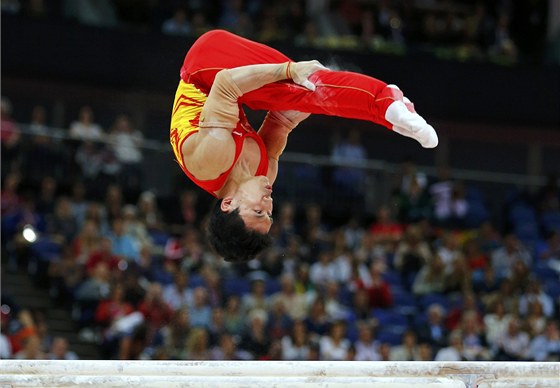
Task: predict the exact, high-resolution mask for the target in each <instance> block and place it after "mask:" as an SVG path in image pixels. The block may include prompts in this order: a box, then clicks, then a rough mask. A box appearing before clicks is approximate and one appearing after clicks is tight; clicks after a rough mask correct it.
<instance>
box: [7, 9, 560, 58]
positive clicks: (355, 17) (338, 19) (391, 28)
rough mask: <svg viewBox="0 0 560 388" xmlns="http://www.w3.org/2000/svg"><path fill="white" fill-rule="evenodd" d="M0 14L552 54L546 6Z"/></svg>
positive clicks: (380, 45) (443, 50)
mask: <svg viewBox="0 0 560 388" xmlns="http://www.w3.org/2000/svg"><path fill="white" fill-rule="evenodd" d="M2 11H3V12H5V13H11V14H23V15H26V16H28V17H32V18H37V19H46V18H51V19H55V18H58V19H60V20H65V21H67V22H69V21H76V22H79V23H82V24H85V25H92V26H99V27H108V28H124V29H134V30H139V31H161V32H162V33H164V34H169V35H179V36H180V35H183V36H199V35H201V34H202V33H204V32H206V31H208V30H210V29H213V28H224V29H227V30H230V31H232V32H235V33H237V34H240V35H242V36H245V37H247V38H251V39H255V40H257V41H260V42H265V43H274V42H290V43H291V44H296V45H299V46H307V47H320V48H343V49H367V50H375V51H382V52H383V51H384V52H390V53H395V54H403V53H405V52H407V51H419V52H431V53H435V54H436V55H438V56H440V57H443V58H454V59H459V60H495V61H498V62H500V63H514V62H517V61H518V60H521V61H525V62H541V61H543V60H544V59H545V57H546V53H547V50H548V49H551V47H548V48H547V44H548V43H547V25H548V12H549V3H548V1H547V0H531V1H525V0H500V1H488V0H478V1H474V2H472V1H464V0H369V1H363V0H362V1H360V0H288V1H285V0H284V1H278V0H275V1H266V2H265V1H258V0H227V1H226V0H211V1H184V0H167V1H152V0H143V1H129V0H67V1H63V0H57V1H49V2H47V1H44V0H8V1H3V2H2ZM551 35H552V34H551ZM553 38H554V37H553ZM556 39H558V37H556ZM549 56H550V54H549ZM549 59H550V58H549Z"/></svg>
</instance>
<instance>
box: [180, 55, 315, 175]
mask: <svg viewBox="0 0 560 388" xmlns="http://www.w3.org/2000/svg"><path fill="white" fill-rule="evenodd" d="M322 69H324V66H322V65H321V64H320V63H319V62H317V61H306V62H286V63H280V64H261V65H250V66H242V67H237V68H233V69H225V70H221V71H219V72H218V73H217V74H216V78H215V80H214V83H213V85H212V88H211V89H210V93H209V95H208V99H207V100H206V103H205V104H204V107H203V108H202V113H201V115H200V131H199V132H198V133H197V134H195V135H193V136H192V139H189V141H186V142H185V143H184V144H183V149H182V152H183V158H184V160H185V161H186V164H187V168H188V169H189V170H190V171H191V172H192V173H193V174H195V175H196V176H197V177H199V179H212V178H214V177H216V176H218V175H219V174H221V173H222V172H223V171H225V170H226V169H227V168H228V167H229V166H231V163H232V162H233V158H234V155H235V144H234V140H233V138H232V137H231V132H232V131H233V130H234V129H235V127H236V125H237V122H238V121H239V105H238V102H237V100H238V99H239V98H240V97H241V96H242V95H243V94H244V93H248V92H250V91H252V90H255V89H258V88H260V87H262V86H264V85H267V84H269V83H273V82H277V81H282V80H285V79H292V80H293V81H294V82H296V83H298V84H300V85H303V86H305V87H307V88H309V89H311V90H312V89H314V85H313V84H311V83H310V81H308V79H307V78H308V77H309V76H310V75H311V74H313V73H314V72H315V71H317V70H322Z"/></svg>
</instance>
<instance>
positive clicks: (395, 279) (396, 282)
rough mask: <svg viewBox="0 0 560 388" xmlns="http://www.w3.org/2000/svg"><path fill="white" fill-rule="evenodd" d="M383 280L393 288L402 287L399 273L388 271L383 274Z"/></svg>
mask: <svg viewBox="0 0 560 388" xmlns="http://www.w3.org/2000/svg"><path fill="white" fill-rule="evenodd" d="M383 279H384V280H385V281H386V282H387V283H389V284H390V285H391V288H392V287H393V286H398V287H401V286H402V277H401V274H400V273H398V272H397V271H386V272H385V273H384V274H383Z"/></svg>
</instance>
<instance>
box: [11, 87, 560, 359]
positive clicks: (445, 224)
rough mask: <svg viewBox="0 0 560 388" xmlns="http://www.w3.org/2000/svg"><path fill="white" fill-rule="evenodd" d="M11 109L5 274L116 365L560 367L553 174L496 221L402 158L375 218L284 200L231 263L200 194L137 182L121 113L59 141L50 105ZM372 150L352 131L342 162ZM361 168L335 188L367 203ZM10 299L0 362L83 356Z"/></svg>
mask: <svg viewBox="0 0 560 388" xmlns="http://www.w3.org/2000/svg"><path fill="white" fill-rule="evenodd" d="M10 113H11V106H10V103H9V100H8V99H5V98H3V100H2V132H1V133H2V136H1V146H2V192H1V216H2V267H3V270H6V271H14V272H18V271H19V272H22V271H25V272H26V273H28V274H29V276H30V277H31V278H32V279H33V281H34V282H35V284H36V286H37V287H39V288H41V289H44V290H45V292H48V294H49V297H50V298H51V300H52V301H53V303H54V304H56V305H57V306H59V307H60V308H64V309H67V310H68V311H69V312H71V314H72V317H73V318H74V321H75V323H76V324H77V325H78V326H79V330H80V332H79V334H80V338H81V340H82V341H88V342H91V343H94V344H97V345H99V349H100V352H101V354H102V357H103V358H105V359H158V360H165V359H170V360H202V359H214V360H222V359H228V360H232V359H233V360H249V359H257V360H271V359H275V360H276V359H284V360H440V361H444V360H446V361H453V360H538V361H544V360H556V361H558V360H560V331H559V327H558V322H559V318H560V280H559V274H560V189H559V186H558V181H557V180H554V179H552V180H551V182H550V184H549V185H547V186H545V187H543V188H542V189H541V190H540V191H539V192H538V193H533V194H531V195H529V194H522V193H517V194H512V195H511V198H506V199H504V204H503V205H504V209H505V210H504V211H505V212H506V213H507V217H506V218H507V225H505V227H503V228H502V227H497V225H495V224H494V223H493V222H492V221H491V218H490V217H489V216H488V214H487V212H486V210H485V209H484V195H483V193H480V192H477V191H476V190H473V188H472V187H469V186H468V185H466V184H465V183H463V182H460V181H456V180H454V179H452V178H450V174H449V170H447V169H442V170H441V172H440V175H439V176H438V177H437V178H436V179H433V178H431V177H428V176H427V175H426V174H424V173H423V172H422V171H420V170H419V169H418V168H417V167H416V165H415V164H414V162H413V161H408V162H406V163H403V169H402V173H401V174H400V175H399V176H398V177H397V179H395V187H394V195H393V196H392V198H391V200H390V201H388V202H387V203H386V204H383V205H382V206H379V208H378V210H377V212H376V214H375V215H372V217H370V218H368V219H365V218H363V217H359V216H358V215H356V214H354V215H352V216H348V217H346V218H345V219H341V218H336V219H333V218H331V217H329V216H328V214H329V212H330V211H331V210H332V209H329V208H326V207H325V206H324V205H322V204H320V203H302V202H298V203H296V202H290V201H279V203H277V205H276V209H277V210H275V222H274V225H273V227H272V230H271V233H272V234H273V236H274V246H273V247H272V248H271V249H269V250H267V251H266V252H265V253H264V254H263V255H262V257H260V258H259V259H258V260H253V261H251V262H248V263H246V264H243V265H232V264H231V263H227V262H225V261H223V260H222V259H221V258H220V257H217V256H216V255H215V254H214V253H213V252H212V251H211V250H209V248H208V246H207V244H206V240H205V235H204V229H205V224H206V214H207V212H208V210H209V207H208V204H207V203H206V202H204V201H202V200H201V198H199V195H198V193H199V192H198V191H197V189H186V190H184V191H182V192H181V193H179V194H178V195H177V196H176V198H173V199H171V200H169V199H167V201H171V205H170V206H169V204H168V205H167V206H163V203H162V200H161V199H159V198H157V197H156V195H155V194H154V193H153V192H150V191H143V189H142V185H141V183H140V182H141V173H138V172H139V171H140V172H141V168H139V165H138V163H139V162H140V161H141V160H142V148H141V144H142V142H143V139H142V136H141V134H140V133H139V132H138V131H136V130H135V129H134V126H133V125H132V123H131V121H130V119H129V118H128V117H126V116H121V115H119V116H117V117H116V118H115V124H114V126H113V128H112V129H111V130H110V131H108V132H106V131H105V130H104V129H103V128H101V126H100V125H98V124H96V121H95V118H94V117H95V116H94V114H93V111H92V109H91V108H89V107H87V106H84V107H83V108H81V110H80V111H79V112H76V115H77V118H76V120H75V121H74V122H72V123H71V124H70V126H69V128H68V129H67V130H66V132H65V135H64V136H61V137H60V138H57V137H53V136H52V134H53V133H52V131H51V130H50V129H49V128H48V127H47V126H46V124H45V120H44V116H45V112H44V108H41V107H37V108H36V109H34V110H33V114H32V117H30V118H29V125H26V126H25V128H26V131H25V133H24V132H22V131H21V128H22V127H23V125H22V124H18V123H16V122H14V120H13V119H12V118H11V116H10ZM366 155H367V154H366V152H365V150H364V149H363V146H362V145H361V143H360V139H359V134H357V133H354V132H349V133H348V136H346V137H344V138H342V139H340V140H339V141H338V142H337V144H336V145H335V146H334V147H333V154H332V156H333V159H334V160H363V159H365V158H366V157H367V156H366ZM47 157H48V158H50V159H45V158H47ZM341 158H342V159H341ZM72 166H73V167H72ZM59 169H60V171H59ZM72 169H76V171H77V173H75V174H73V173H72ZM360 173H361V171H360V170H359V169H353V168H351V167H340V169H339V170H336V169H335V170H334V171H333V174H334V177H333V180H337V181H338V182H339V183H340V186H338V187H341V188H342V187H344V185H345V184H346V185H347V187H348V188H353V189H356V190H358V192H357V194H358V195H360V192H359V189H360V187H359V185H358V186H357V183H359V182H360V181H361V177H360ZM64 178H66V179H64ZM185 179H186V178H185ZM361 195H362V196H363V193H361ZM16 291H17V290H11V292H3V293H2V310H1V313H2V320H1V322H2V332H1V336H0V357H2V358H28V359H38V358H77V357H78V356H77V355H76V354H75V353H74V352H72V349H71V347H70V348H69V344H68V341H67V340H66V339H64V338H60V337H54V338H53V335H52V334H51V333H50V332H49V328H48V325H47V323H46V320H45V316H44V312H41V311H33V310H29V309H27V308H26V306H23V305H18V303H17V298H16V295H17V292H16ZM10 294H12V295H13V297H14V298H13V299H10Z"/></svg>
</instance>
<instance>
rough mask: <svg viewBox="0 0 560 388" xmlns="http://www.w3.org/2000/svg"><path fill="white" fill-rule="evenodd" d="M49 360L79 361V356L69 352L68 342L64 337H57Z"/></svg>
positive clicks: (49, 354)
mask: <svg viewBox="0 0 560 388" xmlns="http://www.w3.org/2000/svg"><path fill="white" fill-rule="evenodd" d="M47 358H48V359H49V360H78V359H79V357H78V355H77V354H76V353H75V352H73V351H71V350H68V340H67V339H66V338H63V337H55V338H54V339H53V341H52V344H51V348H50V350H49V353H48V354H47Z"/></svg>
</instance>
